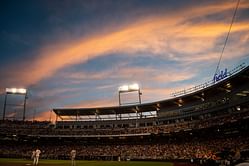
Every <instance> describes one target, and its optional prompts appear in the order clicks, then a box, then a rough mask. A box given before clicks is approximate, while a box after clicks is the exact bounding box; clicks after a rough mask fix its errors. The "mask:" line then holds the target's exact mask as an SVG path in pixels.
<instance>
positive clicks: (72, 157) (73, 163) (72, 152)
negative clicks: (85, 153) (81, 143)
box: [70, 149, 76, 166]
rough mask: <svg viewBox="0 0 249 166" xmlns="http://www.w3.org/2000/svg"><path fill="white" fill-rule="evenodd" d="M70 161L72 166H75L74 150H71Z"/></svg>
mask: <svg viewBox="0 0 249 166" xmlns="http://www.w3.org/2000/svg"><path fill="white" fill-rule="evenodd" d="M70 156H71V160H72V166H75V157H76V150H74V149H73V150H72V151H71V153H70Z"/></svg>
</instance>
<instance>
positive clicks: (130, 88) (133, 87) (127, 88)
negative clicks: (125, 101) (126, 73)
mask: <svg viewBox="0 0 249 166" xmlns="http://www.w3.org/2000/svg"><path fill="white" fill-rule="evenodd" d="M130 92H137V93H138V99H139V104H141V95H142V93H141V90H140V87H139V85H138V84H137V83H134V84H130V85H123V86H120V87H119V88H118V98H119V105H120V106H121V105H122V102H121V93H130ZM129 104H131V103H129Z"/></svg>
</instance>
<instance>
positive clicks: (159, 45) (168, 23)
mask: <svg viewBox="0 0 249 166" xmlns="http://www.w3.org/2000/svg"><path fill="white" fill-rule="evenodd" d="M236 3H237V1H234V0H228V1H227V0H224V1H197V0H196V1H195V0H192V1H188V0H184V1H174V0H153V1H152V0H127V1H123V0H103V1H94V0H74V1H70V0H62V1H61V0H60V1H59V0H53V1H50V0H38V1H31V0H23V1H17V0H2V1H1V2H0V36H1V38H0V54H1V61H0V77H1V80H0V94H1V95H0V103H2V105H3V103H4V95H5V88H9V87H22V88H27V89H28V93H29V99H28V103H27V118H29V119H32V117H33V116H34V112H35V116H36V119H37V120H44V119H45V120H47V119H48V117H49V110H51V109H52V108H55V107H99V106H115V105H118V92H117V90H118V87H119V86H120V85H123V84H129V83H134V82H136V83H139V84H140V86H141V90H142V93H143V95H142V102H152V101H157V100H162V99H167V98H169V97H170V93H172V92H174V91H178V90H182V89H184V88H190V87H192V86H194V85H198V84H200V83H203V82H205V81H208V80H211V79H212V77H213V75H214V72H215V69H216V66H217V63H218V59H219V56H220V53H221V50H222V47H223V45H224V41H225V37H226V35H227V32H228V29H229V26H230V22H231V19H232V15H233V12H234V8H235V5H236ZM248 45H249V2H248V1H246V0H241V1H240V5H239V9H238V12H237V15H236V18H235V22H234V25H233V27H232V31H231V34H230V37H229V40H228V43H227V47H226V49H225V52H224V54H223V57H222V61H221V64H220V69H221V70H222V69H224V68H228V69H232V68H234V67H236V66H237V65H239V64H241V63H242V62H246V63H247V64H248V62H249V58H248V57H249V47H248ZM19 98H20V97H19ZM19 98H18V99H17V98H15V97H12V98H9V100H8V102H22V99H19ZM2 110H3V109H0V113H2ZM13 110H15V111H14V112H13ZM18 112H21V109H20V108H9V109H8V115H9V116H18V115H17V114H18Z"/></svg>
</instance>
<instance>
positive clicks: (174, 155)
mask: <svg viewBox="0 0 249 166" xmlns="http://www.w3.org/2000/svg"><path fill="white" fill-rule="evenodd" d="M220 76H221V75H220ZM135 90H136V89H129V88H128V89H127V92H128V93H129V92H130V91H135ZM120 91H121V92H122V93H124V92H125V91H124V90H123V89H120ZM139 93H141V92H140V90H138V95H139ZM172 95H174V97H173V98H172V99H167V100H162V101H158V102H153V103H146V104H140V103H138V104H132V105H124V106H123V105H120V106H116V107H98V108H78V109H74V108H71V109H70V108H67V109H65V108H61V109H60V108H54V109H53V111H54V113H55V114H56V116H57V118H56V119H57V120H56V122H55V124H51V123H50V122H49V121H44V122H32V121H9V120H3V121H1V128H0V130H1V131H0V133H1V150H0V157H1V158H7V159H1V160H0V164H1V165H26V164H30V163H32V161H31V160H30V155H31V152H32V149H34V148H35V147H39V148H40V149H42V152H41V153H42V155H41V162H40V165H68V164H70V155H69V152H70V150H71V149H75V150H76V151H77V156H76V163H77V165H167V163H168V165H173V164H174V165H179V164H180V165H181V164H182V165H195V164H196V165H197V164H200V165H219V164H221V163H223V162H228V161H229V162H239V160H246V159H247V158H248V157H249V146H248V145H249V135H248V133H249V132H248V128H249V124H248V122H249V121H248V118H249V67H248V66H246V65H245V64H242V65H239V66H237V67H236V68H234V69H233V70H231V71H227V74H226V77H225V78H224V79H221V80H219V81H218V82H214V80H212V81H210V82H206V83H204V84H201V85H198V86H195V87H192V88H190V89H186V90H184V91H180V92H178V93H174V94H172ZM31 142H32V144H30V143H31ZM8 158H14V159H15V160H8ZM43 159H44V160H43ZM45 159H46V160H45ZM42 160H43V161H42ZM7 161H9V162H7ZM100 161H101V162H100ZM145 161H146V162H145ZM5 162H6V163H5Z"/></svg>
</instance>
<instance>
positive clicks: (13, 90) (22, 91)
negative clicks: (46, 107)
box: [6, 88, 27, 94]
mask: <svg viewBox="0 0 249 166" xmlns="http://www.w3.org/2000/svg"><path fill="white" fill-rule="evenodd" d="M6 93H8V94H26V93H27V89H24V88H19V89H18V88H6Z"/></svg>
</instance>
